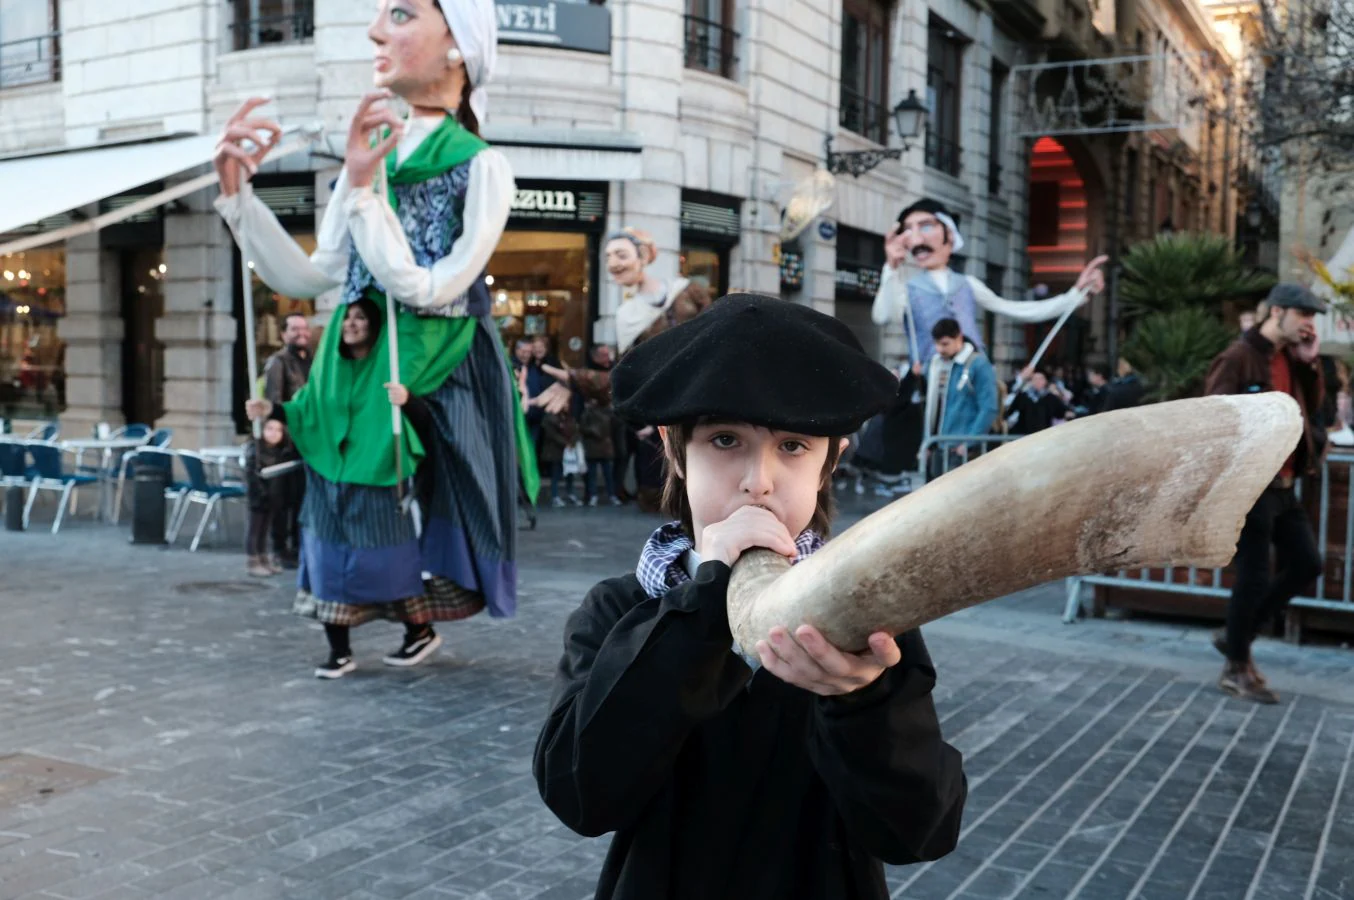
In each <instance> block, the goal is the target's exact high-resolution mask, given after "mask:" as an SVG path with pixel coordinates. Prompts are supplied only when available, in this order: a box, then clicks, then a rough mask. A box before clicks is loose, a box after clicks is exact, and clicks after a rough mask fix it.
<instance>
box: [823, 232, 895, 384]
mask: <svg viewBox="0 0 1354 900" xmlns="http://www.w3.org/2000/svg"><path fill="white" fill-rule="evenodd" d="M883 268H884V236H883V235H882V234H872V233H871V232H868V231H861V230H860V229H858V228H850V227H847V226H845V225H843V226H841V227H840V228H839V229H838V231H837V290H836V300H837V303H836V310H835V311H836V315H837V318H838V319H840V320H841V321H842V322H843V323H845V325H846V327H847V328H850V329H851V331H852V333H853V334H855V336H856V338H857V339H858V340H859V341H860V343H861V346H862V347H864V348H865V352H866V353H867V354H869V355H870V356H872V357H874V358H875V359H879V358H880V357H881V355H882V349H883V331H882V329H880V328H879V326H877V325H875V324H874V322H873V321H872V320H871V318H870V307H871V301H873V300H874V295H875V294H876V293H878V291H879V276H880V272H881V271H882V270H883Z"/></svg>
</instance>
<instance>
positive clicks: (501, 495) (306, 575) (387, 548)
mask: <svg viewBox="0 0 1354 900" xmlns="http://www.w3.org/2000/svg"><path fill="white" fill-rule="evenodd" d="M423 399H424V401H425V402H426V403H427V404H428V406H429V407H430V409H431V411H432V415H433V421H434V426H435V429H436V437H435V439H434V440H433V441H432V445H431V446H428V447H426V448H425V450H426V452H427V456H426V457H425V458H424V460H423V463H422V465H423V466H427V467H431V474H432V492H431V500H430V502H429V504H428V508H427V509H423V510H422V511H421V512H422V522H423V529H422V534H421V535H420V534H418V532H417V531H416V529H415V525H414V519H413V516H412V515H410V514H409V513H408V512H407V511H406V510H405V509H404V508H402V506H401V504H400V503H399V500H398V496H397V493H396V490H395V488H394V487H373V486H370V485H359V484H338V483H335V482H332V481H329V480H328V479H327V478H324V477H323V476H321V475H319V474H317V473H316V472H315V471H313V470H311V469H307V470H306V471H307V476H306V478H307V481H306V497H305V501H304V503H303V505H302V508H301V527H302V535H301V568H300V572H299V573H298V587H299V588H300V591H301V593H302V595H308V596H311V597H313V598H315V599H317V600H320V601H323V605H324V606H325V607H329V608H332V607H333V606H334V604H339V605H357V606H368V605H371V604H389V603H398V602H400V601H407V600H412V599H415V598H419V597H421V596H422V595H423V594H424V593H425V589H424V583H423V573H425V572H426V573H428V574H429V575H431V576H433V577H434V578H436V579H439V580H442V579H445V580H446V581H447V582H449V583H451V584H452V585H455V586H459V587H460V588H462V589H464V590H465V591H470V592H473V593H475V594H478V595H481V596H482V598H483V601H484V604H485V607H486V608H487V609H488V610H489V614H490V615H491V616H494V617H495V618H506V617H509V616H512V615H513V614H514V613H515V612H516V611H517V561H516V560H517V520H516V503H517V490H518V476H517V452H516V445H515V443H514V441H515V436H516V435H515V430H514V409H513V388H512V380H511V374H510V373H509V370H508V365H507V361H506V359H505V357H504V354H503V350H502V344H501V342H500V341H499V338H498V333H497V330H496V326H495V324H494V322H493V319H492V318H490V317H489V316H481V317H479V319H478V322H477V326H476V330H475V337H474V340H473V341H472V343H471V347H470V351H469V353H468V354H467V356H466V359H465V361H464V362H462V363H461V365H460V366H458V367H457V368H456V370H455V371H454V372H452V373H451V375H450V376H449V377H448V378H447V380H446V381H445V382H443V384H442V386H441V387H439V388H438V389H437V390H436V391H434V392H433V393H432V394H430V395H427V396H425V397H424V398H423ZM305 606H306V608H307V609H311V608H313V607H314V604H308V605H305ZM298 608H301V607H300V606H298ZM371 612H372V611H367V614H366V615H360V616H359V615H357V613H356V611H353V616H349V617H347V618H353V617H356V618H361V619H363V620H365V619H366V618H372V617H374V616H372V615H370V613H371ZM324 618H325V620H326V621H327V620H329V618H331V617H329V616H326V617H324ZM338 618H344V617H343V616H338Z"/></svg>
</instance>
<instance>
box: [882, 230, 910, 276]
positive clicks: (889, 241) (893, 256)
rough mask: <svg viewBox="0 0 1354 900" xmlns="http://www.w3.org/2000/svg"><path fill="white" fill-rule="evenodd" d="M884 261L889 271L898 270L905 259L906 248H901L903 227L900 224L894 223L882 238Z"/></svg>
mask: <svg viewBox="0 0 1354 900" xmlns="http://www.w3.org/2000/svg"><path fill="white" fill-rule="evenodd" d="M884 259H885V260H886V261H887V263H888V266H889V268H891V269H896V268H898V267H899V266H900V265H902V264H903V261H904V260H905V259H907V248H906V247H904V246H903V226H902V223H900V222H894V223H893V227H892V228H890V229H889V233H888V235H887V236H885V238H884Z"/></svg>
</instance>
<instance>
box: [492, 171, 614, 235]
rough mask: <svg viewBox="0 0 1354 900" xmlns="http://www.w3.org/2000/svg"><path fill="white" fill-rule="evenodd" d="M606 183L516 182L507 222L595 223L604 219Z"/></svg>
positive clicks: (585, 224)
mask: <svg viewBox="0 0 1354 900" xmlns="http://www.w3.org/2000/svg"><path fill="white" fill-rule="evenodd" d="M606 201H607V194H606V186H605V185H600V184H599V185H596V186H593V185H591V184H589V183H587V182H562V183H561V182H549V181H543V182H535V183H532V182H520V181H519V182H518V185H517V191H516V193H515V194H513V198H512V212H511V216H510V218H509V225H510V226H512V225H517V226H519V227H520V226H524V225H528V224H543V223H556V224H560V225H583V226H588V225H595V226H596V227H599V228H600V227H601V226H602V224H603V223H604V222H605V221H606Z"/></svg>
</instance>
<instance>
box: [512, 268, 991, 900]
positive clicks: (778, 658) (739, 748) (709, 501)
mask: <svg viewBox="0 0 1354 900" xmlns="http://www.w3.org/2000/svg"><path fill="white" fill-rule="evenodd" d="M612 388H613V390H614V392H615V394H614V396H615V410H616V412H617V413H619V414H620V415H622V416H625V417H626V418H629V419H631V420H632V421H637V422H646V423H651V424H654V425H658V426H660V427H661V429H662V432H663V442H664V446H665V451H666V453H667V462H668V483H667V485H666V488H665V492H664V494H665V496H664V503H665V507H666V510H667V512H668V514H669V515H670V516H672V518H673V519H674V520H675V521H673V522H671V523H670V524H668V525H665V526H663V527H662V528H660V529H658V531H656V532H655V533H654V534H653V536H652V537H650V538H649V540H648V542H647V543H646V544H645V546H644V549H643V551H642V552H641V553H640V559H639V565H638V566H637V568H636V570H635V571H634V572H632V573H630V574H627V575H625V576H622V577H620V578H611V579H608V580H606V581H603V582H602V583H601V584H599V585H597V586H596V587H594V588H593V589H592V590H591V591H589V592H588V595H587V597H586V598H585V599H584V600H583V604H582V605H581V606H580V607H579V609H578V610H577V611H576V612H574V614H573V615H572V616H570V617H569V622H568V625H567V626H566V628H565V635H564V656H563V658H562V659H561V661H560V665H559V670H558V674H557V676H556V679H555V689H554V696H553V698H552V700H551V710H550V716H549V719H548V720H547V721H546V724H545V727H544V728H543V730H542V732H541V736H540V739H539V740H538V741H537V744H536V755H535V764H534V772H535V775H536V781H537V785H538V787H539V789H540V792H541V796H542V798H543V799H544V800H545V803H546V805H547V806H549V807H550V809H552V810H553V811H554V812H555V813H556V815H558V816H559V817H560V819H561V821H563V822H564V824H566V825H568V826H569V827H570V828H572V829H574V830H575V831H577V832H579V833H581V834H585V835H599V834H604V833H606V832H609V831H614V832H615V833H616V835H615V837H614V838H613V840H612V842H611V850H610V852H609V853H608V854H607V859H606V863H605V864H604V866H603V869H602V877H601V882H600V884H599V885H598V887H597V894H596V896H597V898H598V900H649V898H653V897H665V898H668V900H734V898H737V900H786V898H813V900H846V898H854V900H887V897H888V887H887V885H886V883H885V881H884V871H883V866H882V865H881V861H883V862H889V863H893V864H905V863H913V862H919V861H922V860H931V859H936V858H938V857H940V856H943V855H945V854H946V853H948V852H950V850H952V849H953V848H954V846H955V843H956V841H957V840H958V837H959V827H960V817H961V814H962V811H963V807H964V800H965V797H966V796H967V789H966V782H965V779H964V773H963V762H962V758H961V756H960V754H959V752H958V751H957V750H955V749H954V748H953V747H951V746H950V745H949V744H946V743H945V741H944V739H943V738H942V736H941V731H940V723H939V721H938V719H937V718H936V711H935V705H934V703H933V702H932V700H931V690H932V687H933V686H934V684H935V677H936V673H935V668H934V667H933V666H932V664H931V660H930V657H929V656H928V654H927V651H926V645H925V644H924V643H923V641H922V637H921V632H920V631H918V630H913V631H909V632H906V633H904V634H901V635H899V636H898V637H897V638H894V637H891V636H890V635H889V634H887V633H885V632H878V633H876V634H873V635H871V636H870V639H869V648H868V649H866V650H865V651H864V652H861V653H848V652H845V651H843V650H840V649H838V648H836V647H834V646H832V645H831V644H830V643H828V641H827V640H826V639H825V638H824V637H823V635H822V634H821V633H820V632H819V631H818V630H817V629H815V628H812V627H811V626H808V625H803V626H800V627H799V628H796V629H795V630H794V632H793V633H791V632H790V631H789V629H786V628H783V627H777V628H772V629H771V630H770V633H769V634H768V635H766V636H765V638H764V639H763V640H760V641H758V642H757V645H756V647H755V650H753V649H752V648H749V653H754V652H755V656H744V655H743V654H742V653H741V652H738V651H737V650H736V649H735V647H734V642H733V636H732V634H731V632H730V628H729V619H728V612H727V606H726V602H727V594H728V588H729V577H730V574H731V571H732V566H733V565H734V563H735V562H736V561H737V560H738V558H739V556H740V555H741V554H742V553H743V552H744V551H746V550H749V549H752V548H757V547H761V548H766V549H768V550H771V551H773V552H775V553H779V554H781V555H783V556H785V557H786V558H787V559H789V560H791V561H794V562H797V561H798V560H800V559H802V558H804V557H806V556H808V555H809V554H811V553H813V552H814V551H815V550H817V549H818V547H820V546H821V545H822V543H823V539H824V537H825V536H826V533H827V528H828V526H829V524H830V522H831V518H832V468H833V466H834V464H835V463H836V460H837V455H838V454H839V453H840V452H841V448H842V445H843V444H844V443H845V441H844V438H845V436H846V435H849V434H851V433H852V432H854V431H855V430H856V429H858V428H859V427H860V425H861V423H862V422H864V421H865V419H867V418H868V417H869V416H871V415H873V414H875V413H877V412H878V411H879V410H881V409H883V408H884V407H885V406H887V405H888V404H889V403H890V402H891V401H892V400H893V399H894V394H895V392H896V390H897V380H896V379H895V378H894V377H893V375H892V373H890V372H889V371H888V370H887V369H885V368H884V367H883V366H881V365H879V364H878V363H877V362H874V361H873V360H871V359H870V358H869V356H867V355H866V354H865V353H864V351H863V350H862V349H861V346H860V342H859V341H858V340H856V338H855V336H854V335H852V333H851V331H850V329H848V328H847V327H846V326H845V325H843V324H842V323H841V322H840V321H838V320H836V319H834V318H832V317H831V316H825V315H823V314H822V313H819V312H815V311H814V310H812V309H810V308H809V307H807V306H799V305H797V304H794V303H790V302H788V301H785V300H778V299H775V298H773V297H763V296H757V295H749V294H743V295H738V294H735V295H732V296H729V297H726V298H724V299H722V300H719V301H717V302H716V303H714V304H713V305H712V306H711V307H710V308H709V309H708V310H707V311H706V312H704V313H702V314H701V315H699V316H697V317H696V318H694V319H692V320H691V321H690V322H687V323H685V324H683V325H678V326H677V327H675V328H671V329H668V330H667V331H664V332H662V333H661V334H659V335H657V336H656V337H651V338H649V339H648V340H646V341H644V342H643V343H641V344H638V345H636V346H635V347H634V348H632V349H631V350H630V352H629V353H628V354H626V356H625V357H624V358H623V359H622V360H621V362H620V363H619V364H618V365H617V366H616V369H615V371H614V375H613V378H612Z"/></svg>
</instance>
